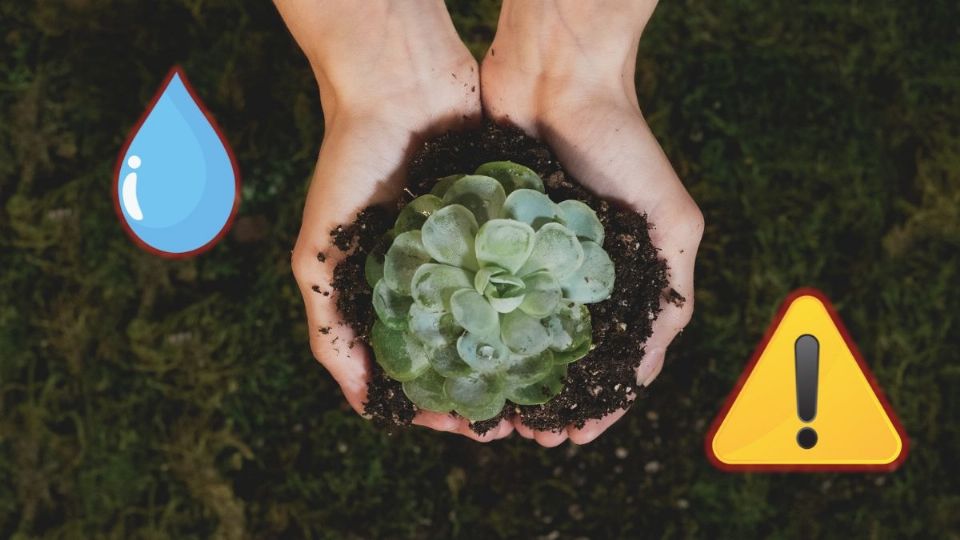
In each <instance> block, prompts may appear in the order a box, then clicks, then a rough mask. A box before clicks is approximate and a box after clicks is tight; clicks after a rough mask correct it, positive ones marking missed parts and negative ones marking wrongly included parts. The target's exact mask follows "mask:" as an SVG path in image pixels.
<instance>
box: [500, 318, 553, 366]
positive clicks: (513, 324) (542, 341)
mask: <svg viewBox="0 0 960 540" xmlns="http://www.w3.org/2000/svg"><path fill="white" fill-rule="evenodd" d="M500 336H501V338H502V339H503V344H504V345H506V346H507V347H509V348H510V350H511V351H513V352H515V353H517V354H523V355H530V354H538V353H540V352H541V351H543V350H544V349H546V348H547V347H549V346H550V343H551V341H550V335H549V334H548V333H547V329H546V328H544V327H543V325H542V324H540V320H539V319H535V318H533V317H531V316H529V315H527V314H526V313H524V312H522V311H519V310H517V311H513V312H511V313H506V314H504V315H503V320H502V321H501V322H500Z"/></svg>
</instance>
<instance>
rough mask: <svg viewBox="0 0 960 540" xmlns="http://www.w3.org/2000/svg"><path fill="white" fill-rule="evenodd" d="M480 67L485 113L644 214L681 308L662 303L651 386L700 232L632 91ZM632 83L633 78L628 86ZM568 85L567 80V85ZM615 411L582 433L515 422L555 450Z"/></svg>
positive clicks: (680, 318) (646, 377) (650, 344)
mask: <svg viewBox="0 0 960 540" xmlns="http://www.w3.org/2000/svg"><path fill="white" fill-rule="evenodd" d="M491 60H492V58H491V57H489V56H488V58H487V60H486V61H485V62H484V66H483V81H484V86H483V102H484V108H485V110H486V111H487V113H488V114H489V115H491V116H492V117H494V118H495V119H501V120H507V121H510V122H512V123H515V124H517V125H518V126H519V127H521V128H523V129H524V130H525V131H527V132H528V133H530V134H531V135H534V136H538V137H540V138H542V139H544V140H545V141H546V142H547V143H548V144H550V146H551V147H552V148H553V149H554V151H555V152H556V153H557V157H558V159H559V160H560V162H561V163H562V164H563V165H564V167H565V168H566V169H567V170H568V171H569V172H570V173H571V174H572V175H573V176H575V177H576V178H578V179H579V180H580V181H581V182H583V183H584V185H585V186H587V187H588V188H590V189H591V190H592V191H593V192H594V193H596V194H597V195H599V196H601V197H604V198H607V199H610V200H614V201H618V202H620V203H622V204H625V205H627V206H629V207H630V208H633V209H634V210H636V211H638V212H642V213H646V214H647V216H648V219H649V220H650V223H652V224H653V229H652V230H651V240H652V241H653V244H654V246H656V247H657V248H659V249H660V254H661V256H662V257H664V258H665V259H666V261H667V265H668V266H669V269H670V286H671V287H672V288H673V289H674V290H676V291H677V292H679V293H680V294H681V295H683V296H684V297H685V298H686V299H687V301H686V302H685V303H684V304H683V305H675V304H673V303H669V302H664V303H662V306H661V307H662V312H661V313H660V315H659V317H658V319H657V320H656V322H655V323H654V327H653V334H652V336H651V337H650V338H649V339H648V340H647V343H646V346H645V351H646V352H645V356H644V358H643V360H642V362H641V365H640V368H639V370H638V373H637V381H638V383H640V384H643V385H648V384H650V383H651V382H652V381H653V379H654V378H656V376H657V375H658V374H659V372H660V369H661V367H662V364H663V354H664V352H665V350H666V348H667V346H668V345H669V344H670V342H671V341H672V340H673V338H674V336H676V334H677V333H678V332H679V331H680V330H682V329H683V327H684V326H685V325H686V324H687V322H688V321H689V319H690V316H691V314H692V310H693V265H694V259H695V257H696V253H697V247H698V245H699V243H700V238H701V235H702V232H703V218H702V216H701V214H700V211H699V209H698V208H697V206H696V204H695V203H694V202H693V200H692V199H691V198H690V196H689V194H688V193H687V192H686V190H685V189H684V187H683V184H682V183H681V182H680V180H679V179H678V178H677V176H676V173H675V172H674V171H673V168H672V167H671V165H670V162H669V161H668V160H667V158H666V156H665V155H664V153H663V151H662V150H661V148H660V146H659V144H658V143H657V141H656V139H655V138H654V136H653V134H652V133H651V132H650V130H649V128H648V127H647V124H646V122H645V121H644V120H643V117H642V115H641V114H640V110H639V107H638V106H637V103H636V96H635V94H634V93H633V91H632V87H631V88H630V90H629V92H623V91H622V89H616V90H614V91H610V89H609V88H605V89H599V90H593V89H581V90H570V85H569V84H559V85H556V86H551V85H550V81H547V82H546V83H544V82H543V81H540V83H539V84H540V86H539V87H538V88H535V89H531V88H530V87H529V85H528V84H524V83H522V82H521V81H523V80H524V75H523V74H522V73H517V71H515V70H512V69H511V68H510V67H509V66H506V65H504V64H502V63H497V62H491ZM629 80H632V74H631V76H630V79H629ZM566 82H567V81H564V83H566ZM624 412H625V411H624V410H619V411H616V412H614V413H612V414H610V415H608V416H606V417H605V418H602V419H599V420H592V421H589V422H588V423H587V425H585V426H584V427H583V428H579V429H578V428H575V427H574V426H568V427H567V429H566V430H564V431H561V432H534V431H533V430H531V429H530V428H528V427H526V426H524V425H523V424H522V423H521V422H520V421H519V420H517V421H516V422H515V427H516V429H517V432H518V433H520V434H521V435H524V436H526V437H528V438H535V439H536V440H537V441H538V442H540V443H541V444H543V445H545V446H555V445H557V444H560V443H561V442H563V441H564V440H566V439H567V438H568V437H569V438H570V439H571V440H573V441H574V442H577V443H586V442H589V441H591V440H593V439H594V438H596V437H597V436H598V435H599V434H601V433H602V432H603V431H605V430H606V429H607V428H608V427H610V425H612V424H613V423H614V422H616V421H617V420H618V419H619V418H620V417H621V416H623V414H624Z"/></svg>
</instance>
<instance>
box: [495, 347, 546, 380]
mask: <svg viewBox="0 0 960 540" xmlns="http://www.w3.org/2000/svg"><path fill="white" fill-rule="evenodd" d="M505 367H506V369H505V370H504V377H505V378H504V382H505V383H506V385H507V387H516V386H524V385H528V384H530V383H534V382H536V381H539V380H541V379H543V378H544V377H546V376H547V374H549V373H550V372H551V371H552V370H553V352H552V351H551V350H550V349H544V350H543V351H541V352H539V353H538V354H531V355H521V354H512V355H510V358H509V359H508V360H507V363H506V366H505Z"/></svg>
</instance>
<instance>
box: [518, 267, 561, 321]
mask: <svg viewBox="0 0 960 540" xmlns="http://www.w3.org/2000/svg"><path fill="white" fill-rule="evenodd" d="M523 282H524V285H525V287H524V288H525V292H524V297H523V302H522V303H521V304H520V309H521V310H522V311H523V312H524V313H526V314H527V315H531V316H533V317H545V316H547V315H550V314H551V313H553V312H554V311H555V310H556V309H557V306H558V305H559V304H560V298H561V297H562V296H563V293H562V291H561V290H560V282H558V281H557V278H555V277H553V275H551V274H550V273H549V272H545V271H540V272H534V273H532V274H528V275H526V276H524V278H523Z"/></svg>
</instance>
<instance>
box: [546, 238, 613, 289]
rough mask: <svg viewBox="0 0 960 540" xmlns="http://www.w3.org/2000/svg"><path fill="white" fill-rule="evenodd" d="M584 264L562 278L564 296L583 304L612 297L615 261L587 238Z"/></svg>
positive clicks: (584, 242) (584, 245) (584, 246)
mask: <svg viewBox="0 0 960 540" xmlns="http://www.w3.org/2000/svg"><path fill="white" fill-rule="evenodd" d="M581 244H582V246H583V264H581V265H580V266H579V267H578V268H577V269H576V270H575V271H574V272H573V273H571V274H569V275H567V276H566V277H564V278H561V282H560V286H561V288H562V289H563V297H564V298H566V299H567V300H571V301H573V302H579V303H581V304H592V303H594V302H600V301H601V300H606V299H607V298H609V297H610V293H611V292H613V281H614V278H615V273H614V268H613V261H611V260H610V256H609V255H607V252H606V251H604V250H603V248H602V247H600V246H599V245H598V244H596V243H595V242H590V241H589V240H585V241H583V242H582V243H581Z"/></svg>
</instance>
